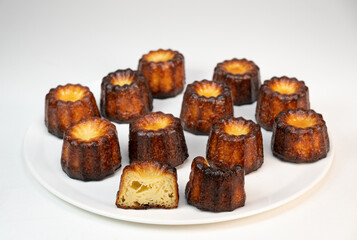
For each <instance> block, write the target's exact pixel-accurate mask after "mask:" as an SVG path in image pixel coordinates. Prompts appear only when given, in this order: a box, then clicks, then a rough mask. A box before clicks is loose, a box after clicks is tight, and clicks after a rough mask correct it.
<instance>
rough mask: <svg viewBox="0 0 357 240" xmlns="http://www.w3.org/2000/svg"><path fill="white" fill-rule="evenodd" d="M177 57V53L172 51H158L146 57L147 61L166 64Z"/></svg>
mask: <svg viewBox="0 0 357 240" xmlns="http://www.w3.org/2000/svg"><path fill="white" fill-rule="evenodd" d="M174 56H175V53H173V52H171V51H163V50H162V51H156V52H151V53H149V54H147V55H146V57H145V59H146V60H147V61H149V62H166V61H168V60H171V59H172V58H173V57H174Z"/></svg>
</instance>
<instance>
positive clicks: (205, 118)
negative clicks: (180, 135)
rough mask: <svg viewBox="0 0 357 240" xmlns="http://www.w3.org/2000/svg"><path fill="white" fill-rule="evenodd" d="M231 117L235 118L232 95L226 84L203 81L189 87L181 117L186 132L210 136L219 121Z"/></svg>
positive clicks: (183, 102)
mask: <svg viewBox="0 0 357 240" xmlns="http://www.w3.org/2000/svg"><path fill="white" fill-rule="evenodd" d="M229 116H233V103H232V94H231V90H230V89H229V87H228V86H226V85H225V84H224V83H222V82H215V81H208V80H202V81H195V82H193V83H191V84H189V85H187V88H186V91H185V94H184V97H183V101H182V106H181V115H180V118H181V120H182V123H183V126H184V129H185V130H187V131H189V132H192V133H194V134H203V135H208V134H209V131H210V129H211V127H212V125H213V124H214V123H215V122H216V121H218V119H220V118H224V117H229Z"/></svg>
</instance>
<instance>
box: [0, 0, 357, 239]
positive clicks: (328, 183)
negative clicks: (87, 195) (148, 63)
mask: <svg viewBox="0 0 357 240" xmlns="http://www.w3.org/2000/svg"><path fill="white" fill-rule="evenodd" d="M158 48H172V49H175V50H179V51H180V52H182V53H183V54H184V56H185V60H186V78H187V82H188V83H189V82H192V81H194V80H201V79H204V78H206V79H211V78H212V74H213V68H214V67H215V65H216V64H217V63H218V62H220V61H223V60H226V59H231V58H233V57H238V58H242V57H246V58H248V59H251V60H253V61H255V62H256V63H257V65H258V66H259V67H260V69H261V75H262V80H265V79H269V78H271V77H272V76H282V75H287V76H291V77H297V78H298V79H301V80H304V81H305V82H306V84H307V85H308V87H309V89H310V101H311V107H312V108H313V109H315V110H316V111H317V112H320V113H322V114H323V116H324V118H325V120H326V122H327V125H328V128H329V130H330V132H331V133H332V135H331V137H332V140H333V142H334V144H335V146H336V154H335V161H334V163H333V166H332V168H331V169H330V171H329V172H328V174H327V176H326V177H325V178H324V179H323V181H321V182H320V183H319V184H318V185H317V186H315V187H314V188H313V189H312V190H310V191H308V192H307V193H306V194H304V195H303V196H301V197H299V198H298V199H296V200H294V201H292V202H290V203H288V204H286V205H284V206H282V207H279V208H277V209H274V210H271V211H269V212H266V213H263V214H259V215H255V216H252V217H247V218H244V219H240V220H234V221H229V222H224V223H215V224H207V225H198V226H197V225H196V226H155V225H145V224H136V223H128V222H123V221H119V220H112V219H109V218H105V217H101V216H98V215H95V214H92V213H88V212H86V211H84V210H81V209H79V208H76V207H74V206H72V205H70V204H68V203H66V202H64V201H62V200H60V199H59V198H57V197H56V196H54V195H52V194H51V193H50V192H48V191H47V190H46V189H45V188H43V187H42V186H41V185H40V184H39V183H38V182H37V181H36V179H35V178H34V177H33V176H32V175H31V173H30V171H29V170H28V168H27V166H26V164H25V161H24V158H23V139H24V136H25V133H26V130H27V128H28V127H29V126H30V125H31V123H32V122H33V120H34V119H36V117H38V116H40V115H41V114H42V115H43V112H44V97H45V95H46V93H47V92H48V91H49V89H50V88H52V87H56V86H57V85H59V84H66V83H69V82H71V83H77V82H78V83H82V84H84V85H86V84H89V83H91V82H94V81H98V80H100V79H101V78H102V77H103V76H105V75H106V74H107V73H108V72H111V71H114V70H116V69H123V68H128V67H129V68H133V69H136V67H137V64H138V60H139V58H140V57H141V55H143V54H144V53H146V52H148V51H149V50H155V49H158ZM356 67H357V2H356V1H352V0H350V1H348V0H346V1H337V0H336V1H130V2H129V1H125V2H124V1H122V2H121V1H10V0H9V1H8V0H0V114H1V115H0V116H1V119H0V129H1V130H0V133H1V137H0V150H1V151H0V154H1V155H0V156H1V157H0V161H1V167H0V239H25V238H26V239H68V238H70V239H81V238H86V239H100V238H106V239H112V238H121V239H122V238H132V237H134V236H138V237H141V238H145V239H156V238H158V237H160V238H163V237H165V238H170V239H182V238H195V239H197V238H200V239H201V238H207V239H210V238H215V239H216V238H217V237H223V236H227V237H228V238H242V239H247V238H249V239H261V238H268V239H271V238H276V239H336V238H338V239H356V237H357V228H356V226H357V204H356V203H357V192H356V190H357V188H356V181H357V174H356V173H357V154H356V150H355V149H356V144H357V141H356V134H357V131H356V124H355V119H356V117H357V114H356V112H355V109H356V107H355V105H356V104H357V97H356V88H357V83H356V75H355V72H356V71H355V69H356ZM236 116H239V113H237V111H236Z"/></svg>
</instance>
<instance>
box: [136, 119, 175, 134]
mask: <svg viewBox="0 0 357 240" xmlns="http://www.w3.org/2000/svg"><path fill="white" fill-rule="evenodd" d="M142 120H143V121H142V123H141V127H142V128H143V129H146V130H154V131H156V130H159V129H162V128H166V127H167V126H169V125H170V123H171V121H172V120H171V119H170V118H169V117H166V116H151V117H146V118H143V119H142Z"/></svg>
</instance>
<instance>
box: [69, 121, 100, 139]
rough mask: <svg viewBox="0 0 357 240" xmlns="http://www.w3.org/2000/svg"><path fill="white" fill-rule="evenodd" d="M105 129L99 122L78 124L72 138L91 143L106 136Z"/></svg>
mask: <svg viewBox="0 0 357 240" xmlns="http://www.w3.org/2000/svg"><path fill="white" fill-rule="evenodd" d="M104 131H105V127H104V126H103V125H102V124H100V123H98V122H91V121H86V122H83V123H80V124H77V125H76V126H75V127H74V128H73V130H72V136H73V137H75V138H77V139H79V140H82V141H90V140H93V139H95V138H97V137H99V136H101V135H103V134H104Z"/></svg>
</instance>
